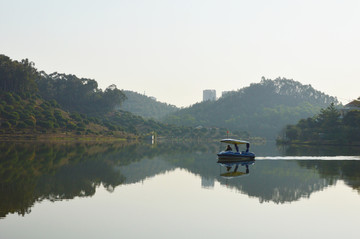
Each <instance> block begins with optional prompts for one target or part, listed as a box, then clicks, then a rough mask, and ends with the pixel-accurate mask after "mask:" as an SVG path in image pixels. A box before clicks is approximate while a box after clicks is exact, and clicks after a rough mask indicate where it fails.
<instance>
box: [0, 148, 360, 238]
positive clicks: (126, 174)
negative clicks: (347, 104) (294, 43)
mask: <svg viewBox="0 0 360 239" xmlns="http://www.w3.org/2000/svg"><path fill="white" fill-rule="evenodd" d="M0 148H1V152H5V153H4V154H1V156H0V180H1V181H0V238H9V239H11V238H141V237H143V238H219V237H234V236H235V237H248V238H304V237H307V238H339V237H342V238H357V224H358V222H359V221H360V215H359V213H358V212H359V210H360V195H359V189H360V172H359V170H360V160H359V159H360V157H359V155H360V152H359V151H358V150H359V149H357V148H343V147H337V148H336V147H335V148H334V147H330V148H328V149H326V148H323V147H321V148H319V147H306V148H302V149H301V148H299V147H296V148H277V147H276V146H275V145H274V144H271V143H270V144H267V145H254V146H253V147H252V150H253V151H254V152H255V153H256V154H257V160H256V161H255V163H254V164H252V165H250V166H249V168H248V172H247V171H246V168H245V167H239V169H238V171H237V172H241V173H240V174H239V176H237V177H235V178H230V179H229V178H227V177H224V176H221V175H224V173H227V169H226V168H225V167H222V166H220V165H218V164H217V163H216V161H217V160H216V152H217V151H218V150H219V145H217V144H210V145H207V144H170V145H169V144H158V145H148V144H141V145H128V146H125V145H118V144H94V143H88V144H59V143H57V144H45V143H34V142H32V143H2V144H0ZM232 170H234V168H232V169H231V170H230V172H231V171H232Z"/></svg>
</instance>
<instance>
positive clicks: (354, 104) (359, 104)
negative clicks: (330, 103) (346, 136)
mask: <svg viewBox="0 0 360 239" xmlns="http://www.w3.org/2000/svg"><path fill="white" fill-rule="evenodd" d="M351 110H360V97H359V98H357V100H353V101H351V102H350V103H348V104H346V105H344V107H343V108H342V109H340V113H341V116H345V115H346V114H347V113H348V112H349V111H351Z"/></svg>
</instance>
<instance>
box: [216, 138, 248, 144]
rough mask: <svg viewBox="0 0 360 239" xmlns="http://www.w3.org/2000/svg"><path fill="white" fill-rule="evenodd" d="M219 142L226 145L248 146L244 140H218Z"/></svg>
mask: <svg viewBox="0 0 360 239" xmlns="http://www.w3.org/2000/svg"><path fill="white" fill-rule="evenodd" d="M220 142H222V143H227V144H235V145H236V144H250V143H249V142H248V141H245V140H238V139H222V140H220Z"/></svg>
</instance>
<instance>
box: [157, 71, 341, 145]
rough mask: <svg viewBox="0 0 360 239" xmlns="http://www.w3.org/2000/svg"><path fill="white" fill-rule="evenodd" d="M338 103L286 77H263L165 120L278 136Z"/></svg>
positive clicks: (264, 135)
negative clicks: (300, 121) (258, 80)
mask: <svg viewBox="0 0 360 239" xmlns="http://www.w3.org/2000/svg"><path fill="white" fill-rule="evenodd" d="M331 103H335V104H337V103H338V100H337V99H336V98H335V97H331V96H328V95H326V94H324V93H322V92H320V91H317V90H315V89H314V88H313V87H312V86H311V85H303V84H301V83H299V82H297V81H294V80H289V79H285V78H277V79H275V80H270V79H265V78H264V77H263V78H262V80H261V82H260V83H256V84H251V85H250V86H249V87H245V88H242V89H240V90H238V91H233V92H230V93H228V94H226V95H225V96H223V97H221V98H219V99H218V100H217V101H206V102H201V103H197V104H195V105H193V106H191V107H189V108H185V109H182V110H180V111H178V112H175V113H173V114H171V115H169V116H167V117H166V118H165V119H164V121H165V122H167V123H175V124H179V125H187V126H197V125H202V126H213V127H225V128H228V129H229V130H245V131H247V132H249V133H250V134H251V135H253V136H263V137H266V138H270V139H271V138H275V137H276V136H277V135H278V133H279V131H280V130H281V129H282V128H283V127H284V126H286V125H288V124H292V123H295V122H297V121H298V120H300V119H302V118H307V117H310V116H313V115H315V114H317V113H318V112H319V110H320V109H321V108H326V107H327V106H329V104H331Z"/></svg>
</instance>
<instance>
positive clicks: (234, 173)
mask: <svg viewBox="0 0 360 239" xmlns="http://www.w3.org/2000/svg"><path fill="white" fill-rule="evenodd" d="M217 163H218V164H219V165H220V166H222V167H225V168H226V173H221V174H220V176H221V177H223V178H226V179H231V178H236V177H240V176H243V175H247V174H249V173H250V171H249V165H253V164H255V160H254V159H249V160H231V161H229V160H221V159H219V160H218V162H217ZM239 166H243V167H245V172H243V171H238V170H239ZM232 168H234V169H233V170H232Z"/></svg>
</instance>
